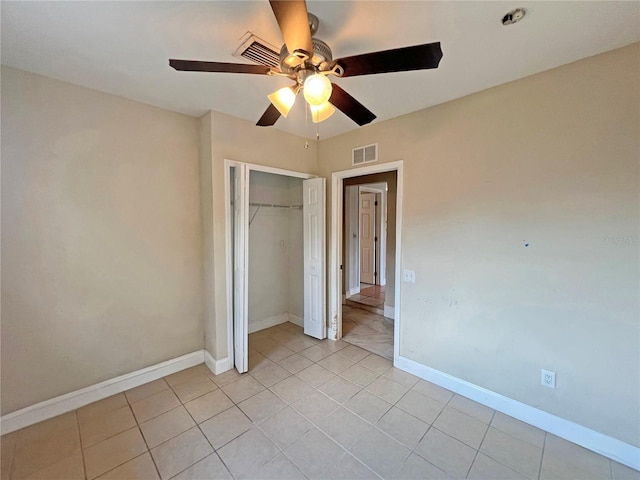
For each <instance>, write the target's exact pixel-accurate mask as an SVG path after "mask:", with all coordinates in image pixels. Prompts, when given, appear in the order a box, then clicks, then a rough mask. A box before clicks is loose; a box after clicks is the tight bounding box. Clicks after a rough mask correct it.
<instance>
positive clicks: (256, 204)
mask: <svg viewBox="0 0 640 480" xmlns="http://www.w3.org/2000/svg"><path fill="white" fill-rule="evenodd" d="M249 206H250V207H270V208H298V209H301V208H302V205H278V204H275V203H249Z"/></svg>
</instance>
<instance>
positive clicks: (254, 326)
mask: <svg viewBox="0 0 640 480" xmlns="http://www.w3.org/2000/svg"><path fill="white" fill-rule="evenodd" d="M288 321H289V314H288V313H281V314H280V315H274V316H273V317H269V318H265V319H264V320H260V321H258V322H249V333H254V332H259V331H260V330H264V329H265V328H270V327H275V326H276V325H280V324H281V323H285V322H288Z"/></svg>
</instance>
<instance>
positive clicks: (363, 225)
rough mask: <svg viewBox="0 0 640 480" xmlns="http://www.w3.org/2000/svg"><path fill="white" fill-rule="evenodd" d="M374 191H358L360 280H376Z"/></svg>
mask: <svg viewBox="0 0 640 480" xmlns="http://www.w3.org/2000/svg"><path fill="white" fill-rule="evenodd" d="M375 200H376V194H375V193H365V192H362V193H360V281H361V282H363V283H369V284H372V285H373V284H374V283H377V282H376V270H375V265H376V260H375V247H376V245H375V241H376V236H375V229H376V227H375V224H376V222H375V218H376V212H375Z"/></svg>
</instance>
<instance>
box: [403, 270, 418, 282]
mask: <svg viewBox="0 0 640 480" xmlns="http://www.w3.org/2000/svg"><path fill="white" fill-rule="evenodd" d="M402 281H403V282H404V283H416V272H415V270H402Z"/></svg>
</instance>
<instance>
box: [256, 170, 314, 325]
mask: <svg viewBox="0 0 640 480" xmlns="http://www.w3.org/2000/svg"><path fill="white" fill-rule="evenodd" d="M301 205H302V180H301V179H299V178H293V177H287V176H283V175H275V174H271V173H265V172H259V171H252V172H251V174H250V180H249V221H250V224H249V333H253V332H256V331H258V330H263V329H265V328H269V327H271V326H273V325H277V324H279V323H283V322H286V321H292V322H294V323H297V324H302V317H303V312H304V291H303V280H304V277H303V225H302V208H301Z"/></svg>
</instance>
